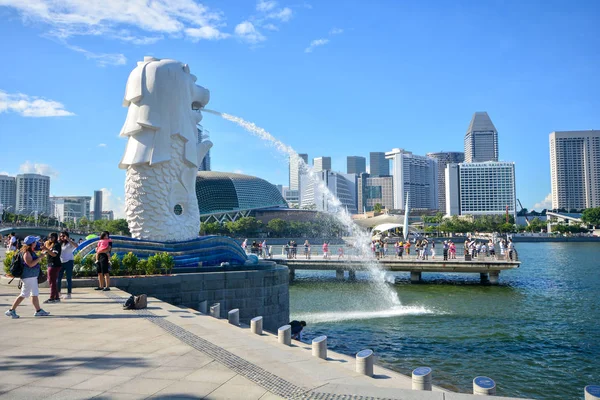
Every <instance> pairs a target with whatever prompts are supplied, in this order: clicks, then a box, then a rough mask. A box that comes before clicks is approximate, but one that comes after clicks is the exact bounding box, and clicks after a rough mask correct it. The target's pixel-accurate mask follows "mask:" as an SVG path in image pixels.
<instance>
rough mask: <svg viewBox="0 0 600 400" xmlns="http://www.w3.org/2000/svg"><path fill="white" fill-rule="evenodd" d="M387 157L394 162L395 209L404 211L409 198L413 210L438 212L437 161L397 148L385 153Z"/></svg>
mask: <svg viewBox="0 0 600 400" xmlns="http://www.w3.org/2000/svg"><path fill="white" fill-rule="evenodd" d="M385 157H386V158H387V159H389V160H392V176H393V182H394V208H395V209H400V210H403V209H404V207H405V204H406V196H408V205H409V206H410V208H411V209H427V210H437V208H438V185H437V181H438V164H437V160H436V159H434V158H429V157H425V156H417V155H414V154H413V153H411V152H410V151H406V150H404V149H397V148H396V149H393V150H392V151H389V152H387V153H385Z"/></svg>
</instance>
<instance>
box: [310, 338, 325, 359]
mask: <svg viewBox="0 0 600 400" xmlns="http://www.w3.org/2000/svg"><path fill="white" fill-rule="evenodd" d="M312 355H313V356H315V357H319V358H322V359H323V360H326V359H327V336H324V335H323V336H319V337H316V338H314V339H313V340H312Z"/></svg>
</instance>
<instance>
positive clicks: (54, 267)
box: [0, 231, 112, 318]
mask: <svg viewBox="0 0 600 400" xmlns="http://www.w3.org/2000/svg"><path fill="white" fill-rule="evenodd" d="M2 241H3V239H2V237H0V243H1V242H2ZM80 243H81V240H80ZM4 244H5V245H6V249H7V250H8V251H11V252H13V255H12V259H11V261H10V263H11V270H13V269H14V270H15V271H19V272H18V274H17V275H15V276H14V278H19V279H20V282H19V289H20V290H21V293H20V294H19V296H17V298H16V299H15V300H14V302H13V303H12V306H11V307H10V308H9V309H8V310H6V312H5V313H4V314H5V315H6V316H8V317H11V318H19V315H18V314H17V312H16V310H17V307H18V306H19V305H20V304H21V302H23V300H25V299H26V298H28V297H30V298H31V303H32V304H33V307H34V308H35V313H34V316H36V317H42V316H47V315H49V314H50V313H49V312H47V311H45V310H44V309H43V308H41V306H40V301H39V284H40V283H43V282H45V281H46V280H48V285H49V286H50V297H49V298H48V299H47V300H45V301H44V302H43V303H44V304H53V303H60V302H61V300H64V299H71V294H72V289H73V267H74V265H73V264H74V259H75V257H74V254H73V252H74V251H75V250H76V249H77V246H78V243H76V242H75V241H74V240H72V239H71V237H70V236H69V232H67V231H64V232H61V233H60V234H59V233H56V232H53V233H51V234H50V235H49V236H48V237H47V238H45V239H44V240H42V239H41V238H40V237H37V236H27V237H25V238H24V239H20V238H19V237H17V235H15V233H14V232H13V233H11V234H10V235H8V236H7V238H6V239H5V240H4ZM111 251H112V241H111V239H110V235H109V233H108V232H102V234H101V235H100V239H99V240H98V242H97V245H96V254H95V263H96V269H97V272H98V287H97V288H96V290H103V291H109V290H110V274H109V268H110V263H109V260H110V253H111ZM42 257H46V261H47V274H45V273H44V271H42V269H41V265H40V263H41V261H42ZM63 277H65V278H66V281H67V292H66V293H65V294H62V280H63Z"/></svg>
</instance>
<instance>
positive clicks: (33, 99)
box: [0, 90, 75, 117]
mask: <svg viewBox="0 0 600 400" xmlns="http://www.w3.org/2000/svg"><path fill="white" fill-rule="evenodd" d="M3 112H16V113H18V114H21V115H22V116H24V117H66V116H71V115H75V114H73V113H72V112H70V111H67V110H65V106H64V105H63V104H62V103H59V102H58V101H54V100H46V99H43V98H40V97H37V96H28V95H26V94H22V93H16V94H10V93H6V92H4V91H2V90H0V114H1V113H3Z"/></svg>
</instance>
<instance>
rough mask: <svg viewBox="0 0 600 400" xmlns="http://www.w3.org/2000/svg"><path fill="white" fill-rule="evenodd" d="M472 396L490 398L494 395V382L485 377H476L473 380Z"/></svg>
mask: <svg viewBox="0 0 600 400" xmlns="http://www.w3.org/2000/svg"><path fill="white" fill-rule="evenodd" d="M473 394H476V395H482V396H491V395H495V394H496V382H494V380H493V379H491V378H488V377H487V376H478V377H476V378H475V379H473Z"/></svg>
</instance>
